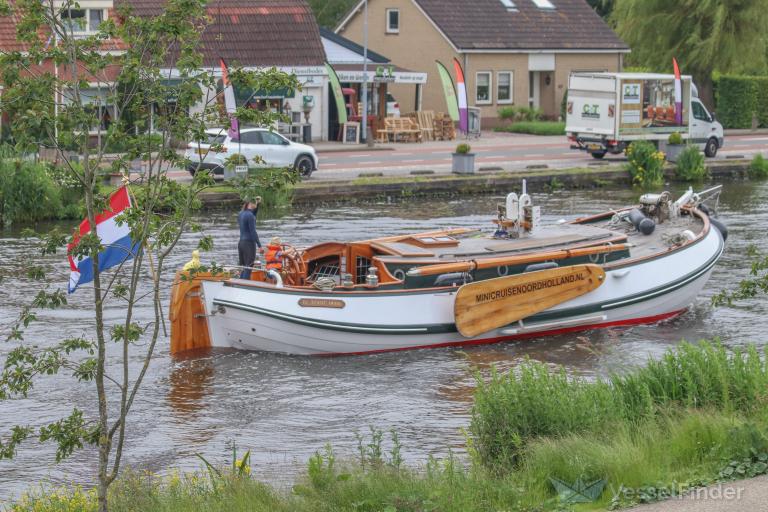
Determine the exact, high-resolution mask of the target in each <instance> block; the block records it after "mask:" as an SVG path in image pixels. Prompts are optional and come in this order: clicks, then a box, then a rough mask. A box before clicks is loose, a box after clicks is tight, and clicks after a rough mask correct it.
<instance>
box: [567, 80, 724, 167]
mask: <svg viewBox="0 0 768 512" xmlns="http://www.w3.org/2000/svg"><path fill="white" fill-rule="evenodd" d="M681 82H682V100H683V102H682V115H679V113H678V111H677V108H676V107H675V76H674V75H659V74H650V73H572V74H571V76H570V78H569V79H568V99H567V104H566V120H565V131H566V133H567V135H568V140H570V141H571V149H578V150H581V151H586V152H588V153H590V154H591V155H592V156H593V157H594V158H603V157H604V156H605V155H606V154H608V153H613V154H618V153H621V152H623V151H624V149H625V148H626V147H627V146H628V145H629V144H630V143H631V142H633V141H635V140H648V141H652V142H654V143H656V145H657V146H658V145H660V143H661V146H663V145H664V144H666V141H667V139H668V138H669V135H670V134H672V133H675V132H678V133H680V135H682V137H683V139H685V140H688V141H690V142H692V143H695V144H697V145H698V146H699V147H700V148H701V149H703V150H704V153H705V154H706V155H707V156H708V157H714V156H715V155H716V154H717V150H718V149H720V148H722V147H723V144H724V139H723V126H722V125H721V124H720V123H718V122H717V121H716V120H715V116H714V115H713V114H710V113H709V112H708V111H707V108H706V107H705V106H704V104H703V103H701V101H699V98H698V92H697V90H696V86H695V85H694V84H693V81H692V80H691V77H690V76H683V77H682V80H681Z"/></svg>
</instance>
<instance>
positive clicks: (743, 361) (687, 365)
mask: <svg viewBox="0 0 768 512" xmlns="http://www.w3.org/2000/svg"><path fill="white" fill-rule="evenodd" d="M767 387H768V367H767V366H766V363H765V360H764V359H763V358H761V354H759V353H758V352H757V351H756V350H755V349H754V348H751V349H748V350H747V351H744V352H740V351H735V352H733V353H731V352H729V351H727V350H726V349H725V348H723V347H722V346H720V345H717V344H700V345H688V344H683V345H681V346H680V347H679V348H678V349H676V350H674V351H671V352H669V353H667V354H666V355H665V356H664V357H663V358H662V359H660V360H658V361H651V362H649V363H648V365H646V366H645V367H643V368H639V369H636V370H633V371H630V372H627V373H624V374H622V375H613V376H611V377H610V378H608V379H605V380H593V381H587V380H582V379H573V378H569V377H567V376H566V375H565V374H564V373H563V372H562V370H551V369H549V368H547V367H546V366H544V365H542V364H539V363H534V362H528V363H525V364H524V365H523V366H521V367H520V368H517V369H516V370H514V371H513V372H511V373H509V374H506V375H501V374H493V375H492V376H491V377H490V379H487V380H480V381H479V386H478V390H477V392H476V397H475V406H474V409H473V411H472V423H471V427H470V429H469V433H468V445H469V452H470V454H471V455H472V460H471V462H470V463H469V464H466V465H465V464H463V463H461V462H460V461H459V460H457V459H456V458H454V457H452V456H450V455H448V456H447V457H446V458H445V459H443V460H440V461H438V460H430V461H429V462H428V463H427V464H425V465H422V466H420V467H417V468H407V467H405V466H404V465H403V462H402V457H401V456H400V444H399V442H398V440H397V437H396V436H395V435H394V434H393V437H392V438H391V441H389V442H385V441H384V437H385V436H384V435H383V434H382V433H381V432H376V431H373V432H372V434H371V435H370V437H369V438H366V439H362V438H361V439H360V450H359V451H360V455H359V458H358V460H353V461H339V460H337V458H336V456H335V455H334V453H333V451H332V449H331V448H330V447H326V448H325V449H324V450H321V451H320V452H318V453H317V454H316V455H315V456H313V457H312V458H311V459H310V461H309V464H308V466H307V470H306V472H305V474H304V476H303V477H301V478H300V479H299V480H298V481H297V483H296V484H295V485H294V486H293V488H292V489H291V490H290V491H282V490H276V489H274V488H271V487H269V486H267V485H264V484H262V483H260V482H258V481H257V480H256V479H255V478H251V477H250V476H249V469H247V468H246V469H245V470H243V467H244V466H243V464H239V465H238V464H233V465H232V469H229V470H221V471H220V472H217V471H214V470H208V471H207V472H206V471H204V472H200V473H196V474H188V475H180V474H173V475H171V476H169V477H165V478H159V477H156V476H153V475H150V474H139V473H129V474H124V476H123V477H122V479H121V480H120V481H119V482H118V483H117V484H116V485H115V486H114V487H113V489H112V493H111V495H110V504H111V509H112V510H115V511H124V512H133V511H137V512H138V511H147V510H153V511H154V510H157V511H168V512H176V511H297V512H302V511H328V512H331V511H334V512H335V511H350V512H351V511H371V512H374V511H377V512H381V511H383V512H428V511H429V512H432V511H434V512H437V511H440V512H454V511H455V512H472V511H478V512H480V511H498V510H510V511H561V510H570V509H573V508H574V507H575V509H576V510H604V509H615V508H620V507H623V506H628V505H632V504H635V503H640V502H651V501H656V500H658V499H662V498H664V497H668V496H670V495H674V494H676V493H679V492H682V491H684V490H685V489H687V488H690V487H695V486H700V485H708V484H711V483H713V482H716V481H719V480H729V479H733V478H744V477H749V476H755V475H758V474H763V473H765V472H766V471H767V470H768V437H767V436H766V432H768V409H767V408H766V406H765V399H766V389H767ZM579 480H580V481H582V482H586V483H595V482H597V484H596V485H597V487H599V490H600V491H601V492H599V493H597V495H596V496H594V497H595V498H596V500H595V502H593V503H585V504H574V503H573V502H572V499H571V497H569V496H568V495H564V494H562V488H561V489H560V491H561V492H560V494H558V490H557V488H556V484H557V483H558V482H561V483H564V484H567V485H572V484H573V483H575V482H577V481H579ZM10 510H13V511H14V512H22V511H24V512H26V511H37V512H48V511H51V512H53V511H57V512H69V511H90V510H95V496H94V494H93V493H92V492H84V491H81V490H79V489H74V490H72V489H70V490H59V491H48V492H42V493H39V494H37V495H31V496H28V497H27V498H25V499H23V500H21V501H20V502H18V503H17V504H16V505H14V506H12V507H11V509H10Z"/></svg>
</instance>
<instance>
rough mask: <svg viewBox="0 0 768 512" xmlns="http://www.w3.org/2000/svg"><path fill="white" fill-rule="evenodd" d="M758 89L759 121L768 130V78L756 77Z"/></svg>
mask: <svg viewBox="0 0 768 512" xmlns="http://www.w3.org/2000/svg"><path fill="white" fill-rule="evenodd" d="M755 84H756V89H757V121H758V123H759V125H760V126H761V127H763V128H768V76H759V77H755Z"/></svg>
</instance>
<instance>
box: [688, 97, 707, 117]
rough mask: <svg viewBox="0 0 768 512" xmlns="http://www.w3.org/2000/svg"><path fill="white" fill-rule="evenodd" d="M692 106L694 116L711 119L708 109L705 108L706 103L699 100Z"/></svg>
mask: <svg viewBox="0 0 768 512" xmlns="http://www.w3.org/2000/svg"><path fill="white" fill-rule="evenodd" d="M691 106H692V107H693V117H694V119H698V120H699V121H709V116H708V115H707V111H706V110H705V109H704V105H702V104H701V103H699V102H698V101H694V102H693V103H692V104H691Z"/></svg>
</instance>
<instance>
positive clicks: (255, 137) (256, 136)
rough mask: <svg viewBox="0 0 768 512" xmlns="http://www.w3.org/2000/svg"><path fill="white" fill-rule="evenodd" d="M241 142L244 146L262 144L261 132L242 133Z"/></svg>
mask: <svg viewBox="0 0 768 512" xmlns="http://www.w3.org/2000/svg"><path fill="white" fill-rule="evenodd" d="M240 142H242V143H243V144H262V142H261V132H259V131H253V132H242V133H241V134H240Z"/></svg>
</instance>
